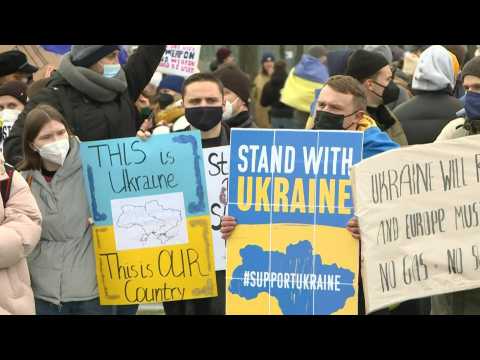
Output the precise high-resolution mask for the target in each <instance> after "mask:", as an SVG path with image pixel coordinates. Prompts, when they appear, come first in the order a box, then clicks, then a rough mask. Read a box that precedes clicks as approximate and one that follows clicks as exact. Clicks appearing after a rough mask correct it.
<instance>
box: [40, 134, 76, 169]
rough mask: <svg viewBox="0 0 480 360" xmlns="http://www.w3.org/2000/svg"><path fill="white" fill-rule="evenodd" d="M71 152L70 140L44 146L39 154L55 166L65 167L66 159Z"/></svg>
mask: <svg viewBox="0 0 480 360" xmlns="http://www.w3.org/2000/svg"><path fill="white" fill-rule="evenodd" d="M68 150H70V143H69V140H68V138H67V139H63V140H59V141H56V142H54V143H51V144H47V145H43V146H42V147H41V148H39V149H38V153H39V154H40V156H41V157H42V159H45V160H48V161H51V162H52V163H54V164H57V165H60V166H63V163H64V162H65V159H66V157H67V154H68Z"/></svg>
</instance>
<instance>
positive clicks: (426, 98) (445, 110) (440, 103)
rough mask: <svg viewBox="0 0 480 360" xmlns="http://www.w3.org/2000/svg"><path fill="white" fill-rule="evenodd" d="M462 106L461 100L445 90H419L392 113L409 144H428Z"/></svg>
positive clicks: (454, 116)
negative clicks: (398, 121) (400, 125)
mask: <svg viewBox="0 0 480 360" xmlns="http://www.w3.org/2000/svg"><path fill="white" fill-rule="evenodd" d="M462 107H463V104H462V102H461V101H460V100H458V99H456V98H455V97H453V96H450V95H449V94H448V93H446V91H435V92H420V93H417V95H416V96H415V97H413V98H412V99H410V100H408V101H407V102H406V103H403V104H402V105H400V106H398V107H397V108H396V109H395V110H394V111H393V113H394V114H395V116H396V117H397V118H398V119H399V120H400V123H401V124H402V126H403V130H404V131H405V135H406V136H407V140H408V143H409V144H410V145H416V144H428V143H432V142H433V141H435V138H436V137H437V136H438V134H440V132H441V131H442V129H443V128H444V127H445V125H447V123H448V122H449V121H451V120H453V119H455V118H456V117H457V115H456V113H457V111H459V110H460V109H462Z"/></svg>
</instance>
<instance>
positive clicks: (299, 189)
mask: <svg viewBox="0 0 480 360" xmlns="http://www.w3.org/2000/svg"><path fill="white" fill-rule="evenodd" d="M362 136H363V134H362V133H359V132H347V131H341V132H337V131H328V132H326V131H323V132H321V131H310V130H309V131H292V130H247V129H245V130H241V129H233V130H232V135H231V149H230V154H231V159H230V178H229V197H228V198H229V207H228V212H229V215H231V216H234V217H235V218H236V219H237V223H238V224H239V225H237V227H236V229H235V231H234V232H233V234H232V236H231V238H230V239H229V240H228V241H227V285H226V286H227V314H267V315H268V314H285V315H288V314H299V315H300V314H305V315H316V314H356V313H357V305H358V300H357V299H358V297H357V288H358V286H357V283H358V242H357V241H356V240H354V239H353V238H352V237H351V235H350V234H349V233H348V232H347V231H346V229H345V226H346V224H347V222H348V221H349V220H350V218H351V217H352V216H353V209H352V200H351V193H350V192H351V189H350V167H351V166H352V165H353V164H355V163H357V162H359V161H360V160H361V156H362V141H363V138H362Z"/></svg>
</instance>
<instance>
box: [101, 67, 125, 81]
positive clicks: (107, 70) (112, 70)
mask: <svg viewBox="0 0 480 360" xmlns="http://www.w3.org/2000/svg"><path fill="white" fill-rule="evenodd" d="M121 69H122V66H121V65H120V64H105V65H103V76H104V77H106V78H109V79H110V78H113V77H115V76H117V74H118V73H119V72H120V70H121Z"/></svg>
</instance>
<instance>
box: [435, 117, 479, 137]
mask: <svg viewBox="0 0 480 360" xmlns="http://www.w3.org/2000/svg"><path fill="white" fill-rule="evenodd" d="M464 125H465V118H458V119H455V120H452V121H450V122H449V123H448V124H447V125H445V127H444V128H443V129H442V131H441V132H440V134H439V135H438V136H437V139H436V140H435V142H439V141H445V140H452V139H458V138H461V137H464V136H468V135H471V134H470V131H469V130H467V129H465V126H464Z"/></svg>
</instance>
